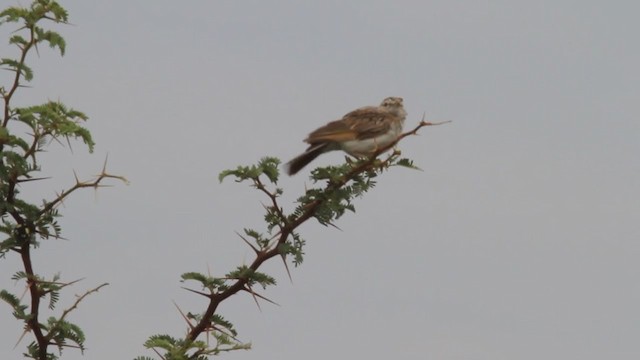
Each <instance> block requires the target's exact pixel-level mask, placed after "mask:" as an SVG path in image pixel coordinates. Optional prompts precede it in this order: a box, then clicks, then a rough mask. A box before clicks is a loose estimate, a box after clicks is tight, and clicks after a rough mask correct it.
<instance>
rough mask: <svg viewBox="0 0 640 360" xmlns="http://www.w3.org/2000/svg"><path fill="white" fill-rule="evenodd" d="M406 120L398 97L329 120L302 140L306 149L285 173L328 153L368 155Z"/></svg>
mask: <svg viewBox="0 0 640 360" xmlns="http://www.w3.org/2000/svg"><path fill="white" fill-rule="evenodd" d="M406 117H407V112H406V111H405V110H404V107H403V106H402V98H400V97H388V98H386V99H384V100H383V101H382V103H381V104H380V106H366V107H362V108H359V109H356V110H353V111H351V112H350V113H348V114H346V115H345V116H343V117H342V119H340V120H336V121H332V122H330V123H328V124H327V125H325V126H323V127H321V128H319V129H316V130H315V131H314V132H312V133H311V134H309V136H308V137H307V138H306V139H305V140H304V141H305V142H306V143H308V144H309V147H308V148H307V150H306V151H305V152H304V153H303V154H301V155H299V156H297V157H295V158H294V159H293V160H291V161H289V162H288V163H287V165H286V170H287V173H288V174H289V175H294V174H295V173H297V172H298V171H300V170H301V169H302V168H303V167H305V166H306V165H307V164H309V163H310V162H311V161H313V160H314V159H315V158H317V157H318V156H319V155H320V154H323V153H325V152H328V151H333V150H342V151H344V152H346V153H347V154H349V155H351V156H354V157H364V156H368V155H371V154H373V153H374V152H376V151H377V150H379V149H380V148H383V147H385V146H388V145H389V144H392V143H393V142H394V141H396V140H397V139H398V136H399V135H400V134H401V133H402V125H403V124H404V119H405V118H406Z"/></svg>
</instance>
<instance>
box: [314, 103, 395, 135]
mask: <svg viewBox="0 0 640 360" xmlns="http://www.w3.org/2000/svg"><path fill="white" fill-rule="evenodd" d="M394 118H395V115H393V114H390V113H389V112H386V111H384V110H380V109H379V108H378V107H374V106H371V107H365V108H360V109H357V110H354V111H352V112H350V113H348V114H346V115H345V116H344V117H343V118H342V119H340V120H336V121H332V122H330V123H328V124H327V125H325V126H323V127H321V128H319V129H316V130H315V131H314V132H312V133H311V134H309V136H308V137H307V139H305V141H306V142H307V143H309V144H316V143H321V142H327V141H348V140H365V139H370V138H374V137H376V136H380V135H382V134H385V133H386V132H388V131H389V129H390V127H391V123H392V122H393V119H394Z"/></svg>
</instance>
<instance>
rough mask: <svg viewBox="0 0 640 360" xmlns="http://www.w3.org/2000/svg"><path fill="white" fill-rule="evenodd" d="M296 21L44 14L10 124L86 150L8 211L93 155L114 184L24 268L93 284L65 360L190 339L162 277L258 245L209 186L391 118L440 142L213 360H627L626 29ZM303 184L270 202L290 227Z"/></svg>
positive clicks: (101, 4) (225, 10)
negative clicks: (31, 122) (399, 100)
mask: <svg viewBox="0 0 640 360" xmlns="http://www.w3.org/2000/svg"><path fill="white" fill-rule="evenodd" d="M5 3H6V2H5ZM11 3H16V2H15V1H11ZM21 3H23V4H27V3H28V1H21ZM303 3H304V2H299V1H269V2H266V1H242V2H238V1H190V2H179V1H153V2H151V1H145V2H143V1H137V2H130V1H91V2H87V1H85V2H80V1H75V2H71V1H63V5H64V6H66V7H67V9H68V10H69V11H70V14H71V22H72V23H73V24H74V26H67V27H60V28H59V29H58V30H59V31H61V32H62V34H63V35H64V36H65V38H66V40H67V42H68V44H69V45H68V53H67V55H66V56H65V57H64V58H62V59H60V58H59V57H58V56H57V55H55V53H53V52H52V51H50V50H49V49H45V48H42V49H40V57H39V58H36V57H32V58H31V60H30V63H31V64H32V65H33V67H34V68H35V70H36V78H35V81H34V82H33V84H32V85H33V88H31V89H23V90H21V92H20V93H19V96H20V98H19V103H21V104H32V103H37V102H42V101H45V100H46V99H47V98H51V99H60V100H62V101H63V102H65V103H67V104H68V105H71V106H73V107H75V108H77V109H80V110H82V111H84V112H86V113H87V114H88V115H89V116H90V117H91V120H90V122H89V123H88V127H89V128H90V129H91V130H92V132H93V134H94V137H95V139H96V141H97V143H98V146H97V149H96V152H95V153H94V154H93V155H90V156H89V155H84V154H83V153H82V152H83V149H82V147H81V146H80V145H75V146H74V154H70V152H69V151H68V150H67V149H64V148H61V147H60V146H58V145H54V146H53V150H52V151H50V152H49V153H47V154H46V156H45V158H44V159H43V160H44V161H46V162H45V163H43V165H44V173H45V174H47V175H53V176H55V179H54V180H50V181H49V182H47V183H42V184H40V185H25V186H24V189H23V191H24V192H25V193H26V192H29V191H31V192H32V194H34V195H33V197H34V198H36V199H40V198H42V197H45V196H46V197H50V196H51V195H52V194H53V193H54V191H58V190H60V189H62V188H63V187H66V186H67V184H71V182H72V181H73V170H75V171H76V172H77V173H78V174H80V175H82V176H84V177H89V176H90V175H92V174H95V173H97V172H98V171H99V170H100V168H101V166H102V162H103V160H104V158H105V156H106V155H107V154H108V155H109V170H110V171H112V172H114V173H117V174H122V175H125V176H127V177H128V178H129V179H130V180H131V185H130V186H123V185H117V186H115V187H114V188H108V189H102V190H100V191H99V192H97V193H94V192H92V191H86V192H84V193H81V194H77V195H76V196H74V197H73V198H72V199H69V200H68V201H66V202H65V206H64V208H63V209H61V210H62V212H63V213H64V215H65V217H64V218H63V219H62V221H61V223H62V225H63V226H64V234H63V235H64V236H65V237H66V238H68V239H69V240H70V241H48V242H44V243H43V245H42V247H41V248H40V249H39V250H38V252H37V253H36V260H35V264H36V269H37V271H39V272H40V273H43V274H52V273H55V272H57V271H61V272H62V275H63V276H64V278H66V279H68V280H73V279H76V278H81V277H83V278H86V279H85V280H84V281H83V282H81V283H80V284H78V285H76V286H75V287H74V288H73V293H81V292H83V291H84V290H85V289H88V288H90V287H93V286H96V285H98V284H100V283H102V282H109V283H111V285H110V286H109V287H107V288H105V289H104V290H103V291H101V292H100V293H99V294H97V295H95V296H92V297H91V298H89V299H87V300H86V301H85V302H83V303H82V305H81V307H80V309H79V310H78V311H77V312H75V313H74V315H73V316H72V318H71V319H70V320H71V321H74V322H76V323H78V324H80V325H81V326H82V328H83V329H84V330H85V331H86V334H87V336H88V339H89V340H88V342H87V347H88V352H87V355H86V357H84V358H87V359H103V358H105V359H106V358H110V359H115V358H118V359H127V358H132V357H134V356H137V355H152V354H151V353H150V352H147V351H145V350H144V349H143V348H142V343H143V342H144V341H145V339H146V338H147V337H148V336H149V335H151V334H155V333H170V334H174V335H178V334H181V333H183V332H184V330H185V326H184V323H183V322H182V320H181V318H180V315H179V314H178V312H177V311H176V310H175V308H174V305H173V304H172V301H176V302H177V303H178V304H179V305H180V306H181V307H182V308H183V309H184V310H185V311H192V312H197V311H200V310H201V309H204V305H205V303H204V301H203V300H202V299H200V298H198V297H197V296H194V295H193V294H189V293H187V292H185V291H183V290H181V289H180V286H181V284H180V283H179V282H178V279H179V275H180V274H181V273H183V272H187V271H202V272H207V271H208V270H207V269H210V271H211V272H212V273H213V274H216V275H222V274H224V273H225V272H226V271H228V270H230V269H232V268H233V267H235V266H237V265H239V264H241V263H248V262H249V261H251V259H252V253H251V251H250V250H249V249H248V248H247V247H246V246H245V245H244V244H243V243H242V242H241V241H240V240H239V239H238V238H237V237H236V236H235V235H234V231H238V230H241V229H242V228H244V227H254V228H260V226H261V225H262V221H261V219H262V208H261V205H260V201H264V198H263V197H261V196H260V194H259V193H258V192H256V191H254V190H252V189H249V188H248V187H246V186H244V185H239V184H235V183H233V182H232V181H229V182H225V183H223V184H221V185H220V184H218V182H217V174H218V173H219V172H220V171H221V170H223V169H226V168H230V167H235V166H237V165H240V164H251V163H254V162H255V161H257V160H258V159H259V158H260V157H262V156H265V155H272V156H277V157H279V158H281V159H283V160H284V161H286V160H289V159H290V158H291V157H293V156H295V155H297V154H298V153H300V152H301V151H303V149H304V144H303V143H302V142H301V140H302V139H303V138H304V137H305V135H306V134H307V133H308V132H310V131H311V130H313V129H315V128H316V127H318V126H320V125H323V124H324V123H326V122H327V121H330V120H334V119H337V118H339V117H340V116H342V115H343V114H344V113H346V112H348V111H350V110H352V109H353V108H356V107H359V106H364V105H372V104H377V103H378V102H380V101H381V100H382V99H383V98H384V97H386V96H402V97H404V99H405V104H406V108H407V110H408V112H409V118H408V126H413V125H414V124H415V123H417V122H418V121H419V120H420V118H421V117H422V114H423V113H424V112H426V114H427V117H428V118H429V119H432V120H453V121H454V122H453V123H451V124H448V125H446V126H440V127H433V128H425V129H423V131H421V136H419V137H411V138H408V139H406V141H404V142H403V143H402V144H401V149H402V151H403V154H404V155H406V156H408V157H410V158H412V159H414V160H415V161H416V163H417V164H418V165H419V166H420V167H421V168H423V169H424V172H416V171H411V170H407V169H395V170H394V171H392V172H390V173H387V174H385V175H384V176H382V177H381V178H380V180H379V184H378V186H377V187H376V188H375V189H374V190H373V191H372V192H371V193H370V194H368V195H367V196H366V197H365V198H364V199H361V200H358V201H357V203H356V206H357V214H347V215H346V216H344V218H343V219H341V221H340V222H339V224H338V225H339V226H340V228H341V229H342V231H339V230H336V229H333V228H325V227H323V226H321V225H319V224H316V223H309V224H306V225H305V226H304V227H303V234H304V236H305V238H306V239H307V241H308V246H307V248H306V252H307V255H306V258H305V263H304V264H303V265H302V267H300V268H298V269H294V270H293V278H294V283H293V284H290V283H289V281H288V280H287V277H286V273H285V272H284V270H283V269H282V266H281V264H280V263H278V262H277V261H275V262H274V263H273V264H269V265H268V266H267V267H266V270H268V271H270V272H271V273H272V274H273V275H275V276H276V277H277V278H278V280H279V281H280V283H279V285H278V286H277V287H274V288H271V289H270V290H268V291H267V292H266V293H265V295H266V296H268V297H270V298H271V299H273V300H274V301H276V302H278V303H279V304H280V305H281V306H279V307H277V306H271V305H269V304H263V306H262V311H259V310H258V309H257V308H256V306H255V305H254V304H253V300H252V299H251V298H250V297H248V296H246V295H238V296H235V297H234V298H233V299H232V300H231V301H229V302H227V303H224V305H223V306H222V308H221V314H222V315H223V316H225V317H226V318H227V319H229V320H230V321H232V322H233V323H234V324H235V325H236V327H237V328H238V330H239V331H240V339H241V340H244V341H251V342H252V343H253V350H251V351H249V352H237V353H234V354H229V355H225V358H228V359H251V358H265V359H275V358H279V359H300V358H304V359H326V358H328V357H338V358H369V359H389V358H393V359H416V358H418V357H419V358H425V359H439V360H457V359H474V360H476V359H487V360H495V359H531V360H533V359H536V360H537V359H549V358H550V359H581V360H584V359H637V358H638V357H639V356H640V342H638V339H639V338H640V310H639V308H638V303H639V301H640V287H639V285H638V278H639V276H640V262H639V261H638V258H639V256H640V241H639V239H640V201H639V200H640V188H639V184H640V161H639V160H638V154H639V153H640V141H639V135H640V122H639V121H638V118H639V116H640V92H639V91H638V84H640V71H639V70H638V64H639V63H640V43H639V42H638V33H640V25H638V21H637V14H638V13H639V12H640V5H639V4H638V3H637V2H633V1H616V2H602V1H537V2H520V1H492V2H490V3H487V2H480V1H394V2H391V1H349V2H344V1H322V2H320V1H318V2H315V3H314V4H310V2H306V4H303ZM3 6H6V5H3ZM0 31H1V34H2V35H3V39H7V37H6V33H7V31H8V28H7V27H5V26H3V27H2V28H0ZM3 43H4V45H2V46H1V47H0V52H1V53H2V56H3V57H4V56H6V54H9V51H13V50H9V48H8V47H7V46H6V40H5V41H3ZM11 54H14V53H13V52H11ZM0 79H2V80H3V81H4V82H6V75H5V74H3V75H2V77H0ZM342 159H343V156H342V155H341V154H338V153H335V154H327V155H324V156H323V157H321V158H320V159H319V160H318V161H317V162H316V163H315V164H316V165H323V164H324V165H326V164H335V163H338V162H340V161H342ZM308 171H309V170H308V169H305V170H304V171H303V172H302V173H300V174H298V175H297V176H295V177H292V178H288V177H285V178H283V179H282V182H281V185H282V186H283V187H284V188H285V191H286V195H285V197H284V199H283V204H284V205H286V206H288V207H289V209H290V208H291V207H292V205H291V204H292V201H293V200H294V199H295V198H296V197H297V196H299V195H300V194H301V192H302V191H303V189H304V186H305V184H308V180H307V175H308ZM31 186H33V187H31ZM29 187H31V188H29ZM30 189H31V190H30ZM17 267H18V262H17V259H16V258H15V257H12V258H10V259H9V260H3V261H1V262H0V273H2V274H4V276H2V278H1V279H0V287H2V288H7V289H9V290H13V291H14V292H18V293H20V292H21V291H22V288H21V287H20V286H16V285H15V284H14V283H13V282H11V281H10V280H9V277H10V274H11V273H13V272H14V271H15V269H16V268H17ZM71 295H72V294H71V293H67V297H65V298H63V301H61V303H60V308H61V309H62V308H64V307H66V306H68V305H69V303H70V301H71V300H72V299H71ZM1 310H2V311H0V338H2V339H4V340H3V342H4V345H3V346H0V358H2V359H9V358H19V357H20V354H21V353H22V351H23V349H24V346H25V345H26V344H27V343H28V341H26V340H23V342H22V343H21V344H20V345H18V347H17V348H16V349H15V350H12V349H11V348H12V347H13V345H14V343H15V341H17V339H18V337H19V336H20V331H21V328H20V324H18V323H17V322H15V320H13V318H12V317H11V315H10V311H9V308H8V307H7V306H6V305H3V306H2V309H1ZM64 355H65V356H64V359H80V358H82V357H81V356H80V354H79V353H77V352H75V351H71V350H68V351H66V352H65V354H64Z"/></svg>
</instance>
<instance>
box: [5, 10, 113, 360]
mask: <svg viewBox="0 0 640 360" xmlns="http://www.w3.org/2000/svg"><path fill="white" fill-rule="evenodd" d="M67 20H68V14H67V11H66V10H65V9H63V8H62V7H61V6H60V5H59V4H58V3H57V2H55V1H48V0H39V1H34V2H33V3H32V4H31V5H30V6H29V7H28V8H22V7H9V8H7V9H5V10H3V11H2V12H0V25H5V24H7V23H11V24H13V23H16V24H19V27H18V29H16V30H15V31H14V32H13V33H12V35H11V37H10V38H9V44H10V45H11V46H13V48H14V49H16V54H15V57H14V58H10V57H3V58H2V59H0V69H2V70H8V71H9V72H10V73H12V76H11V80H10V83H9V84H0V96H1V97H2V101H3V108H2V113H1V115H0V116H1V118H0V121H1V125H2V126H1V127H0V221H1V222H0V233H2V234H4V239H2V240H1V241H0V257H2V258H4V257H6V256H10V255H17V256H19V257H20V259H21V261H22V269H20V270H18V271H16V272H15V273H14V275H13V276H12V277H11V279H12V280H15V281H23V282H24V283H25V285H26V289H27V291H26V295H27V296H26V299H22V298H21V297H19V296H17V295H16V294H13V293H11V292H9V291H7V290H0V299H2V300H4V301H5V302H6V303H8V304H9V305H10V306H11V309H12V311H13V316H14V317H15V318H16V319H17V320H19V321H21V322H22V323H23V326H24V334H23V336H22V337H25V336H26V335H28V334H30V335H31V336H32V338H33V340H32V341H31V342H30V343H29V344H28V345H27V351H26V352H25V353H24V355H25V356H26V357H29V358H33V359H41V360H44V359H55V358H57V355H56V354H55V353H53V352H52V351H51V350H50V347H51V346H53V347H56V348H57V350H58V352H57V353H58V354H60V353H61V352H62V349H63V348H65V347H77V348H79V349H80V350H84V341H85V336H84V333H83V332H82V329H81V328H80V327H79V326H78V325H76V324H74V323H72V322H70V321H69V319H68V317H69V314H70V313H71V312H72V311H73V310H74V309H75V308H76V307H77V306H78V304H79V303H80V302H81V301H82V300H84V299H85V297H86V296H87V295H89V294H91V293H93V292H97V291H98V290H99V289H100V288H102V287H103V286H105V285H106V284H101V285H99V286H97V287H95V288H93V289H90V290H88V291H86V292H85V293H84V294H82V295H81V296H79V297H77V298H76V299H75V301H74V302H73V303H72V304H70V305H69V306H68V307H67V308H65V309H64V310H62V311H60V312H57V314H56V315H52V316H50V317H48V318H47V319H43V318H42V312H43V307H48V308H49V309H51V310H54V309H55V307H56V303H57V302H58V299H59V297H60V292H61V290H63V289H64V288H66V287H68V286H70V285H72V284H74V283H75V282H76V281H66V280H63V279H62V278H61V277H60V276H59V275H58V274H53V275H43V274H40V273H38V272H37V271H36V268H37V266H36V265H37V264H34V262H33V257H32V253H33V251H34V250H35V249H36V248H37V247H38V245H39V243H40V241H42V240H46V239H60V238H61V230H62V229H61V227H60V225H59V224H58V223H57V219H58V218H59V217H60V213H59V211H58V206H59V205H60V204H61V202H62V201H63V200H64V199H65V198H67V197H68V196H69V195H71V194H73V193H74V192H76V191H78V190H80V189H83V188H98V187H100V186H101V185H102V183H103V181H104V180H106V179H108V178H117V179H120V180H125V179H124V178H122V177H119V176H114V175H110V174H108V173H107V172H106V170H105V169H104V168H103V170H102V172H101V173H100V175H98V176H97V177H95V178H94V179H91V180H88V181H80V180H78V179H77V178H76V182H75V184H73V185H71V186H70V187H69V188H68V189H66V190H63V191H61V192H60V193H58V194H56V195H55V196H53V197H51V198H49V199H44V200H43V201H42V203H40V204H36V203H32V202H29V201H26V200H25V199H24V198H23V197H22V195H21V192H20V190H21V187H22V185H23V184H25V183H27V182H31V181H39V180H43V179H44V178H45V177H44V176H43V174H42V168H41V165H40V163H39V162H38V156H39V154H40V153H41V152H42V151H45V150H46V149H47V147H48V146H49V145H50V144H52V140H55V142H58V143H62V141H66V142H68V143H69V144H70V141H71V140H79V141H81V142H83V143H84V144H85V145H86V146H87V148H88V151H89V152H92V151H93V147H94V142H93V140H92V138H91V133H90V132H89V130H87V129H86V128H85V127H83V125H82V123H83V122H84V121H86V120H87V119H88V118H87V116H86V115H85V114H83V113H82V112H80V111H77V110H75V109H73V108H70V107H68V106H67V105H65V104H64V103H62V102H59V101H47V102H45V103H42V104H37V105H32V106H26V107H17V106H14V105H13V104H14V100H15V99H16V97H17V96H18V94H22V92H19V90H21V89H22V88H23V87H24V85H25V84H26V83H28V82H30V81H31V80H32V79H33V76H34V74H33V71H32V69H31V68H30V67H29V65H27V59H28V58H29V55H30V54H31V53H33V51H34V50H37V49H38V47H39V46H40V45H43V44H45V45H48V46H50V47H51V48H53V49H56V50H58V51H59V52H60V55H64V52H65V48H66V44H65V41H64V39H63V38H62V36H60V34H58V33H57V32H55V31H52V30H48V29H45V28H44V27H43V24H46V23H47V22H49V23H61V24H65V23H67ZM3 55H4V54H3Z"/></svg>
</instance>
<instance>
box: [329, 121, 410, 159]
mask: <svg viewBox="0 0 640 360" xmlns="http://www.w3.org/2000/svg"><path fill="white" fill-rule="evenodd" d="M401 132H402V127H401V126H397V127H395V128H393V129H392V130H391V131H389V132H388V133H386V134H384V135H380V136H378V137H375V138H371V139H365V140H349V141H345V142H343V143H341V148H342V150H344V151H345V152H346V153H348V154H349V155H351V156H366V155H371V154H372V153H374V152H376V151H378V150H379V149H381V148H384V147H386V146H389V145H390V144H392V143H393V142H394V141H396V139H397V138H398V136H399V135H400V133H401Z"/></svg>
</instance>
